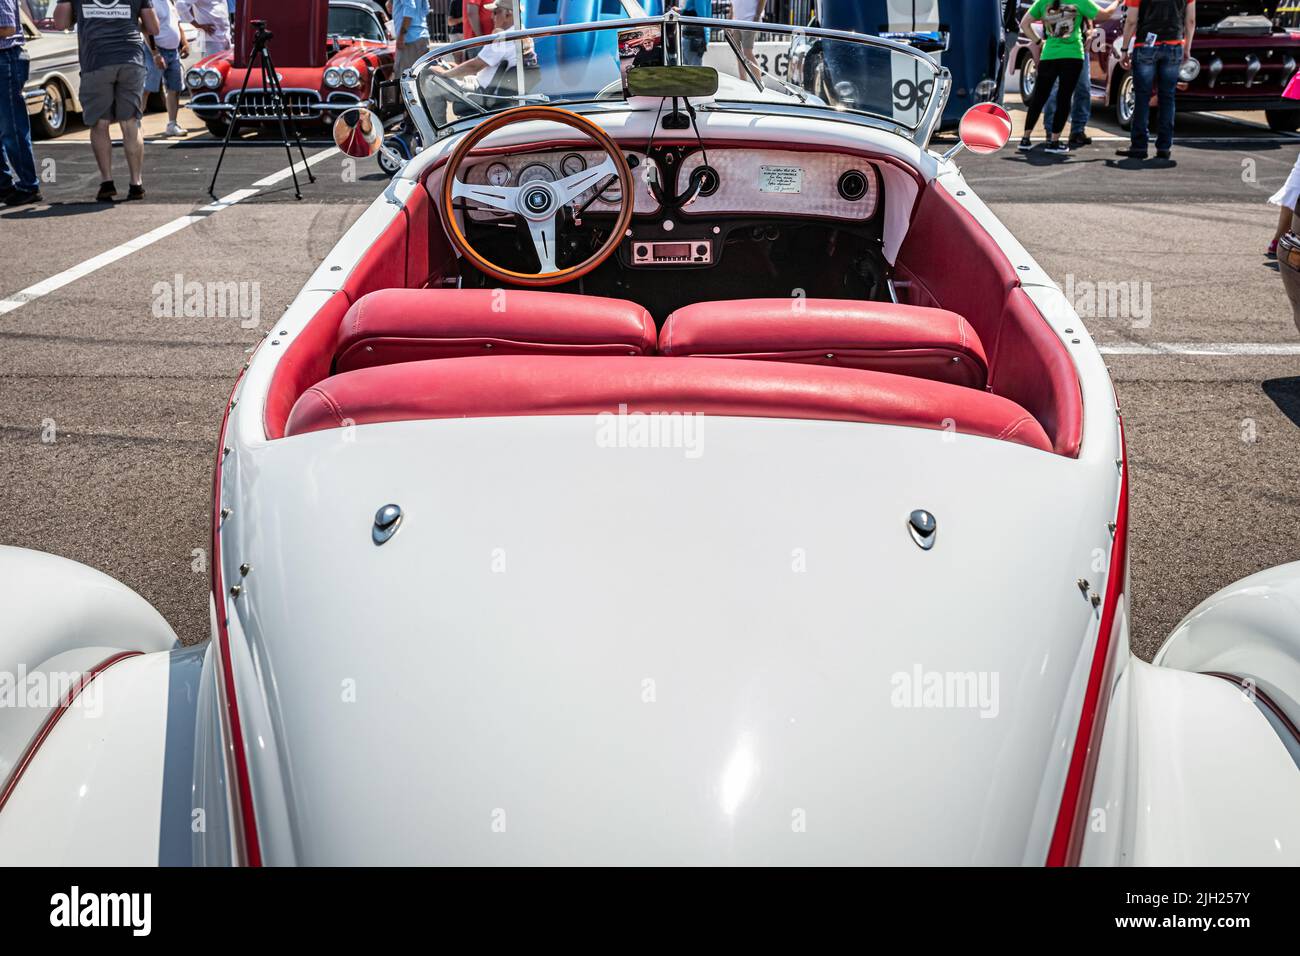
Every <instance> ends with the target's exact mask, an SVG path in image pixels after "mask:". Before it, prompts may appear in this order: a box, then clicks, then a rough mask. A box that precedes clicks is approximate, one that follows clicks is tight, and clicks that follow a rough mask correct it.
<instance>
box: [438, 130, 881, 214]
mask: <svg viewBox="0 0 1300 956" xmlns="http://www.w3.org/2000/svg"><path fill="white" fill-rule="evenodd" d="M655 151H656V158H650V157H648V156H647V155H646V153H644V152H640V151H636V150H629V151H628V152H626V153H625V155H626V156H627V158H628V162H629V163H630V164H631V165H632V179H633V182H634V183H635V188H636V196H635V206H634V208H633V212H634V213H635V214H636V215H638V216H654V215H657V214H658V213H660V212H661V211H662V207H661V204H660V203H659V201H658V200H656V199H655V197H654V194H653V193H652V192H651V190H650V187H649V185H648V184H647V182H646V173H647V171H648V169H649V166H648V165H647V164H651V165H653V166H655V167H656V169H657V170H663V169H664V168H667V169H668V170H669V172H668V174H667V175H661V176H660V178H661V179H663V180H671V181H673V182H674V183H675V192H676V195H679V196H681V195H684V194H685V193H686V192H687V190H688V189H689V183H690V177H691V173H692V172H694V171H695V170H696V169H698V168H699V167H701V166H703V165H705V156H707V157H708V166H709V167H711V168H712V170H713V171H714V176H713V177H710V178H709V181H708V183H707V186H706V188H705V189H704V190H703V191H702V192H701V194H700V195H699V196H698V197H697V198H696V200H695V201H694V202H693V203H691V204H690V205H689V206H686V207H683V208H681V209H680V210H676V213H678V214H680V215H681V216H682V217H683V218H694V217H699V216H800V217H812V218H818V219H836V220H841V221H843V222H846V223H853V222H866V221H867V220H870V219H872V218H874V217H875V215H876V213H877V211H878V210H879V208H880V191H881V187H880V182H881V177H880V174H879V172H878V171H877V170H876V167H875V165H874V164H873V163H872V162H870V161H869V160H865V159H862V158H861V157H858V156H851V155H846V154H841V153H821V152H808V151H798V150H776V149H749V148H726V147H722V148H717V147H715V148H713V149H708V150H703V151H702V150H700V149H699V148H698V147H687V148H672V147H666V148H665V149H664V151H662V152H660V149H659V147H655ZM604 158H605V154H604V153H603V152H602V151H601V150H598V149H573V148H565V149H557V150H547V151H535V152H523V153H506V154H502V155H499V156H492V157H484V158H482V159H478V160H477V161H474V162H472V163H467V164H466V167H465V171H464V173H463V174H462V175H463V177H464V179H465V181H466V182H468V183H472V184H475V185H491V186H521V185H525V184H527V183H529V182H532V181H534V180H538V179H541V180H546V181H548V182H554V181H555V180H557V179H562V178H564V177H565V176H571V175H573V174H574V173H578V172H581V171H582V170H584V169H587V168H589V167H591V166H594V165H596V164H598V163H600V162H602V161H604ZM674 170H675V172H674ZM579 202H580V203H581V204H582V205H584V206H585V209H586V211H588V212H592V213H614V212H616V211H617V210H618V203H619V184H618V183H617V182H613V183H611V184H610V185H609V186H607V187H606V188H605V189H604V190H602V191H601V192H600V194H599V195H595V189H594V188H593V189H592V190H591V192H590V193H589V194H584V195H583V196H582V197H581V198H580V200H579ZM470 216H471V218H473V219H476V220H493V219H501V218H507V216H506V214H505V213H500V212H496V211H493V210H490V209H472V210H470Z"/></svg>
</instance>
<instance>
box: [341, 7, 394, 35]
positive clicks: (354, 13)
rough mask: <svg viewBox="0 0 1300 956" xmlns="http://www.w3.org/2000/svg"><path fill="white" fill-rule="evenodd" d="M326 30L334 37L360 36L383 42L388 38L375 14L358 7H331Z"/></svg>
mask: <svg viewBox="0 0 1300 956" xmlns="http://www.w3.org/2000/svg"><path fill="white" fill-rule="evenodd" d="M326 32H327V33H328V34H329V35H330V36H332V37H359V38H361V39H363V40H379V41H381V42H382V41H384V40H386V39H387V37H385V36H384V30H383V28H382V27H381V26H380V25H379V21H378V20H376V19H375V15H374V14H373V13H370V12H368V11H366V10H358V9H357V8H356V7H333V6H332V7H330V17H329V26H328V27H327V28H326Z"/></svg>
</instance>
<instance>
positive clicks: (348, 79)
mask: <svg viewBox="0 0 1300 956" xmlns="http://www.w3.org/2000/svg"><path fill="white" fill-rule="evenodd" d="M343 85H344V86H346V87H348V88H349V89H353V88H355V87H358V86H360V85H361V74H360V73H359V72H357V69H356V68H355V67H351V66H349V67H348V68H347V69H345V70H344V71H343Z"/></svg>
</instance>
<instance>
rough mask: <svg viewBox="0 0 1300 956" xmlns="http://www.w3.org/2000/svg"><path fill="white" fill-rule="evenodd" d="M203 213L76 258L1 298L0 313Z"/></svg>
mask: <svg viewBox="0 0 1300 956" xmlns="http://www.w3.org/2000/svg"><path fill="white" fill-rule="evenodd" d="M204 218H206V217H204V216H181V217H180V218H179V219H173V220H172V221H171V222H169V223H167V224H166V225H163V226H159V227H158V228H157V229H154V230H151V231H150V232H146V233H145V234H144V235H143V236H136V237H135V238H134V239H128V240H127V241H126V242H124V243H122V244H121V245H120V246H116V247H114V248H112V249H109V250H108V251H107V252H101V253H100V254H99V255H97V256H95V257H93V258H91V259H87V260H86V261H85V262H79V263H77V264H76V265H75V266H73V267H72V268H71V269H64V270H63V271H62V272H60V273H59V274H58V275H54V276H50V277H49V278H48V279H42V280H41V281H40V282H38V283H36V284H35V285H29V286H28V287H27V288H26V289H23V290H22V291H21V292H15V293H14V294H13V295H11V296H9V297H8V298H7V299H0V315H4V314H5V313H7V312H12V311H13V310H14V309H20V308H22V307H23V306H25V305H26V304H27V303H28V302H31V301H33V300H35V299H39V298H40V297H41V296H44V295H49V294H50V293H51V292H55V291H57V290H59V289H62V288H63V287H64V286H65V285H69V284H70V283H73V282H76V281H77V280H78V279H81V278H84V277H85V276H88V275H90V274H91V273H92V272H95V271H97V270H99V269H102V268H104V266H107V265H111V264H112V263H114V262H117V260H118V259H125V258H126V257H127V256H129V255H130V254H131V253H133V252H139V251H140V250H141V249H144V248H145V247H147V246H152V245H153V244H154V243H155V242H157V241H158V240H159V239H166V238H167V237H168V236H170V235H172V234H173V233H176V232H180V231H181V230H182V229H184V228H185V227H186V226H189V225H192V224H194V223H196V222H198V221H199V220H200V219H204Z"/></svg>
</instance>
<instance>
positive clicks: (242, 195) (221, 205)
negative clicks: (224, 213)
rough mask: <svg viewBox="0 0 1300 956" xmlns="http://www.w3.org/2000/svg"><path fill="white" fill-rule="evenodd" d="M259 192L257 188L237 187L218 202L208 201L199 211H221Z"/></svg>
mask: <svg viewBox="0 0 1300 956" xmlns="http://www.w3.org/2000/svg"><path fill="white" fill-rule="evenodd" d="M257 193H258V190H256V189H236V190H235V191H234V192H233V193H231V194H230V195H229V196H222V197H221V198H220V199H218V200H217V201H216V202H211V203H208V204H207V205H206V206H204V207H203V208H201V209H200V210H199V212H219V211H220V210H222V209H229V208H230V207H231V206H233V205H234V204H235V203H237V202H243V201H244V200H245V199H247V198H248V197H249V196H256V195H257Z"/></svg>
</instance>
